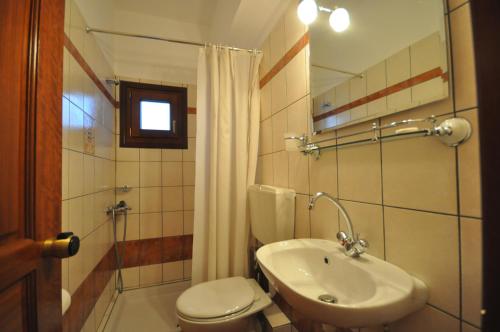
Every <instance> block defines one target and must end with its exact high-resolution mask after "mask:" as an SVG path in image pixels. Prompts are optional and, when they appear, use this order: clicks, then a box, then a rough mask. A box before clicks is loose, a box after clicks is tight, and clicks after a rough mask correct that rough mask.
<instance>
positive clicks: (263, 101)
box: [260, 84, 271, 121]
mask: <svg viewBox="0 0 500 332" xmlns="http://www.w3.org/2000/svg"><path fill="white" fill-rule="evenodd" d="M270 116H271V84H266V85H264V87H263V88H262V89H260V119H261V121H262V120H265V119H267V118H269V117H270Z"/></svg>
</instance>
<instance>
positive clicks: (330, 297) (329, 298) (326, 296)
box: [318, 294, 338, 303]
mask: <svg viewBox="0 0 500 332" xmlns="http://www.w3.org/2000/svg"><path fill="white" fill-rule="evenodd" d="M318 300H320V301H323V302H326V303H337V302H338V300H337V298H336V297H335V296H333V295H330V294H323V295H320V296H318Z"/></svg>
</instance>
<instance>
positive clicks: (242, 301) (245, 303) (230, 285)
mask: <svg viewBox="0 0 500 332" xmlns="http://www.w3.org/2000/svg"><path fill="white" fill-rule="evenodd" d="M255 297H256V296H255V291H254V289H253V287H252V286H250V284H249V283H248V282H247V280H246V279H245V278H243V277H233V278H226V279H219V280H213V281H209V282H204V283H201V284H198V285H196V286H194V287H191V288H190V289H188V290H186V291H185V292H184V293H182V294H181V296H179V298H178V299H177V305H176V306H177V312H178V314H179V316H182V317H184V318H186V319H189V320H196V321H205V320H219V319H225V318H228V317H230V316H236V315H238V314H240V313H242V312H244V311H246V310H248V309H249V308H250V307H251V306H252V304H253V303H254V300H255Z"/></svg>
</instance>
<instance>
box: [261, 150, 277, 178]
mask: <svg viewBox="0 0 500 332" xmlns="http://www.w3.org/2000/svg"><path fill="white" fill-rule="evenodd" d="M273 165H274V158H273V155H272V154H268V155H265V156H262V184H268V185H274V166H273Z"/></svg>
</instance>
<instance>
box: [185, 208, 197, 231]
mask: <svg viewBox="0 0 500 332" xmlns="http://www.w3.org/2000/svg"><path fill="white" fill-rule="evenodd" d="M193 228H194V211H184V230H183V234H193Z"/></svg>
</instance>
